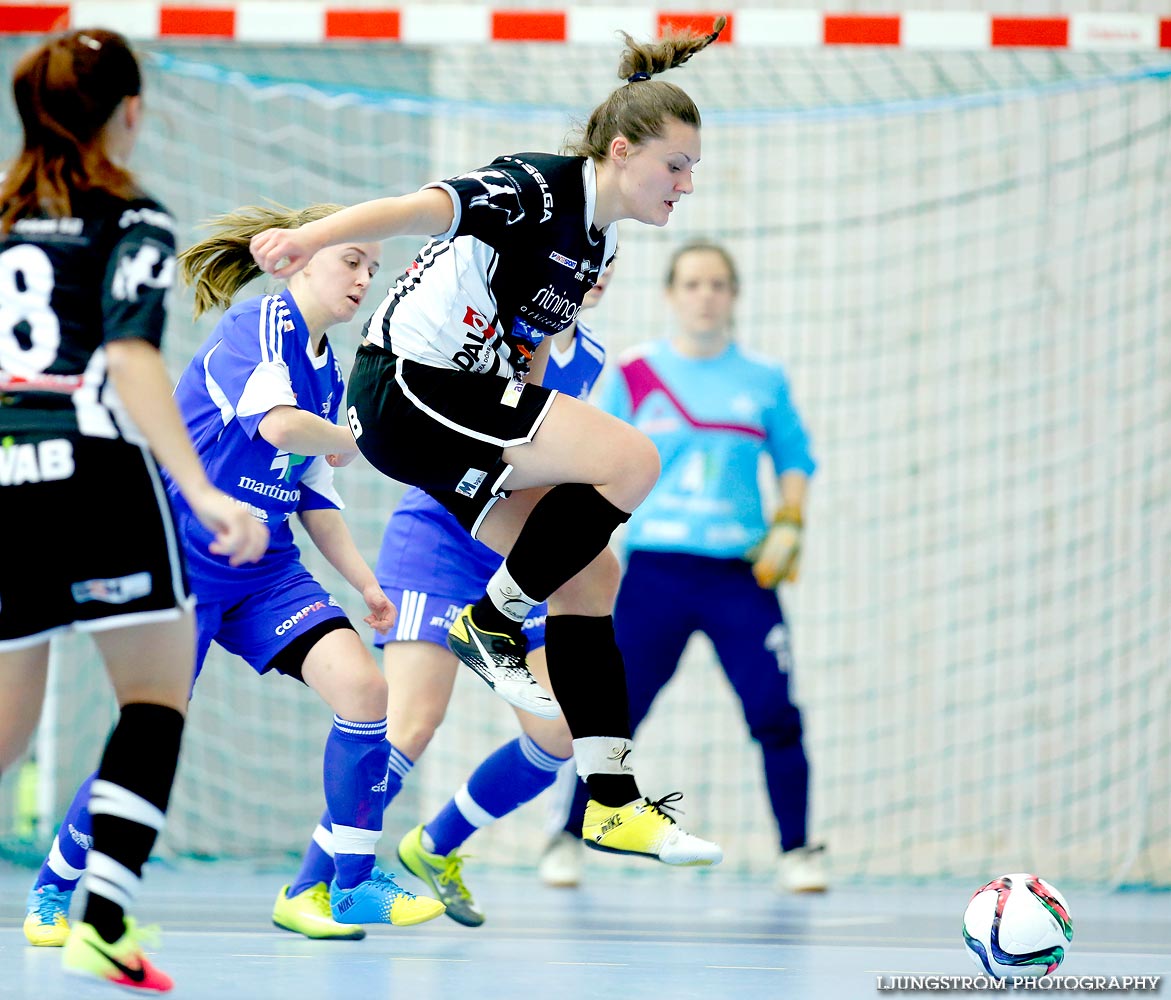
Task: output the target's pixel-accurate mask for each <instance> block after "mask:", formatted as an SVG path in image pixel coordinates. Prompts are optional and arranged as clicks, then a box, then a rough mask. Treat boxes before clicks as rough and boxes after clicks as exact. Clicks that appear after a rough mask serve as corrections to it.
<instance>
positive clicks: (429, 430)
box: [252, 19, 723, 865]
mask: <svg viewBox="0 0 1171 1000" xmlns="http://www.w3.org/2000/svg"><path fill="white" fill-rule="evenodd" d="M722 26H723V21H722V19H721V20H720V21H718V22H717V24H716V30H715V31H714V32H713V33H712V34H711V35H706V36H676V37H669V38H666V39H663V40H662V41H660V42H658V43H655V44H639V43H636V42H635V41H634V40H633V39H631V38H630V36H629V35H627V36H626V48H625V50H624V52H623V56H622V60H621V63H620V66H619V75H620V77H621V78H622V79H624V80H626V81H627V82H626V83H625V85H623V86H621V87H619V88H618V89H617V90H615V91H614V92H613V93H612V94H611V95H610V96H609V97H608V98H607V99H606V100H605V101H604V102H603V103H602V104H601V105H600V106H599V107H598V108H597V109H595V110H594V112H593V114H592V115H591V117H590V120H589V122H588V124H587V125H586V127H585V130H584V135H583V136H582V137H581V139H580V141H579V142H578V143H577V144H576V147H575V149H574V150H573V153H574V154H575V155H570V156H555V155H552V154H547V153H516V154H512V155H508V156H500V157H497V158H496V159H495V160H493V161H492V162H491V163H490V164H488V165H487V166H484V167H481V168H480V169H478V170H473V171H470V172H468V173H465V174H461V175H459V176H457V177H453V178H450V179H448V180H445V181H441V182H438V183H435V184H429V185H427V186H426V187H424V188H423V189H422V190H421V191H418V192H416V193H414V194H409V195H405V196H402V197H395V198H382V199H378V200H375V201H370V202H365V203H364V204H361V205H356V206H353V207H351V208H349V209H345V210H344V211H341V212H338V213H337V214H336V215H333V216H331V217H329V218H327V219H322V220H320V221H318V222H313V223H310V224H309V225H308V226H304V227H302V228H300V229H297V230H295V231H289V230H280V229H274V230H269V231H268V232H265V233H261V234H260V235H259V236H256V237H254V238H253V240H252V252H253V256H254V257H255V258H256V261H257V263H258V264H259V265H260V267H261V268H263V269H264V270H266V271H269V272H271V273H273V274H275V275H277V276H285V275H288V274H292V273H293V272H295V271H296V270H298V269H299V268H300V267H302V266H304V263H305V262H306V261H307V260H308V259H309V257H311V256H312V254H313V253H315V252H317V250H319V249H320V248H321V247H322V246H327V245H330V244H334V243H338V242H342V241H349V240H357V239H361V240H374V239H383V238H385V237H389V236H393V235H401V234H405V233H418V234H436V235H434V238H433V239H432V240H431V241H430V242H429V243H427V245H426V246H424V247H423V249H422V250H421V251H420V253H419V255H418V256H417V257H416V259H415V261H414V263H412V265H411V266H410V267H409V268H408V269H407V271H406V273H404V274H403V275H402V276H401V277H400V278H399V280H398V282H397V284H396V285H395V287H394V288H393V289H392V290H391V292H390V294H389V296H388V297H387V299H386V300H385V301H384V302H383V303H382V304H381V305H380V306H379V308H378V309H377V311H376V312H375V313H374V315H373V316H372V317H371V318H370V322H369V324H368V325H367V329H366V340H365V343H364V344H363V345H362V346H361V347H360V348H359V350H358V356H357V359H356V361H355V364H354V368H353V371H352V374H351V379H350V389H349V396H348V403H349V408H348V415H349V420H350V428H351V430H352V431H353V432H354V436H355V438H357V441H358V447H359V448H360V449H361V451H362V453H363V454H364V455H365V456H366V458H367V459H368V460H369V461H370V462H371V464H373V465H374V466H375V467H376V468H378V469H379V470H381V471H382V472H383V473H385V474H386V475H388V476H391V477H393V478H395V479H398V480H401V481H402V482H405V483H409V484H411V485H413V486H418V487H421V488H422V489H424V490H426V491H427V492H428V493H430V494H431V495H432V496H434V497H435V498H436V499H437V500H438V501H439V502H440V503H441V504H443V506H444V507H446V508H447V509H448V510H449V511H451V512H452V513H453V514H454V515H455V516H456V518H457V519H458V520H459V521H460V523H461V524H462V525H463V526H464V527H465V528H466V529H467V530H468V531H469V532H470V533H471V534H472V536H473V537H476V538H478V539H479V540H480V541H483V542H486V543H487V544H488V545H490V546H491V547H492V548H494V549H496V551H498V552H504V553H507V554H508V556H507V559H506V560H505V561H504V563H503V564H502V565H501V567H500V569H499V570H498V571H497V572H496V573H495V575H494V576H493V577H492V579H491V580H490V581H489V584H488V587H487V590H486V592H485V594H484V596H483V597H482V598H481V599H480V600H479V601H478V602H476V603H475V604H473V605H469V606H468V607H467V608H465V609H464V610H463V612H462V613H461V614H460V615H459V617H458V618H457V619H456V621H455V624H454V625H453V626H452V629H451V632H450V633H449V637H448V644H449V645H450V646H451V648H452V650H453V651H454V652H455V653H456V655H457V656H459V657H460V659H461V660H463V662H464V663H466V664H467V665H468V666H470V667H471V668H472V669H473V670H475V671H476V672H477V673H478V674H479V675H480V676H481V677H483V678H484V679H485V680H486V681H487V682H488V683H489V685H491V686H492V687H493V688H494V689H495V690H496V691H497V692H498V693H499V694H501V695H502V696H503V697H504V698H505V699H506V700H507V701H509V702H510V703H511V704H513V705H515V706H517V707H518V708H522V709H525V710H527V711H530V712H533V713H534V714H536V715H540V716H543V717H546V718H552V717H555V716H556V714H557V712H558V705H557V702H555V701H554V700H553V699H552V697H550V695H549V694H548V693H546V692H545V691H544V690H542V689H541V688H540V686H539V685H538V684H537V683H536V681H535V680H534V679H533V677H532V675H531V674H530V673H529V671H528V669H527V668H526V666H525V658H524V657H525V645H524V640H523V637H522V635H521V625H522V623H523V622H524V620H525V618H526V617H527V615H528V614H529V612H530V611H531V609H532V608H533V607H534V606H535V605H537V604H539V603H540V602H542V601H545V600H548V601H549V617H548V619H547V624H546V652H547V657H548V664H549V675H550V681H551V684H552V687H553V689H554V691H555V692H556V694H557V697H558V699H559V700H560V703H561V709H562V710H563V711H564V714H565V719H566V721H567V722H568V724H569V729H570V732H571V733H572V734H573V749H574V757H575V759H576V762H577V768H578V772H579V773H580V774H581V775H582V777H583V778H584V779H585V781H586V783H587V785H588V787H589V791H590V800H591V801H590V803H589V807H588V808H587V812H586V818H585V823H584V825H583V839H584V840H585V842H586V843H587V844H588V845H589V846H591V847H595V848H597V849H599V850H603V851H612V852H616V853H624V854H640V855H649V856H652V857H655V858H658V859H659V860H660V861H663V862H666V863H667V864H676V865H708V864H715V863H718V862H719V861H720V860H721V859H722V856H723V855H722V852H721V850H720V848H719V847H718V846H717V845H715V844H713V843H709V842H708V841H704V840H700V839H699V838H698V837H694V836H692V835H690V834H687V833H685V832H684V831H682V830H681V829H680V828H679V827H678V826H677V825H676V824H675V821H674V819H673V818H672V817H671V816H670V815H669V813H668V811H667V809H668V808H669V806H668V803H670V802H672V801H675V800H676V799H677V798H678V794H677V793H676V794H673V795H671V796H667V797H665V798H663V799H659V800H657V801H651V800H650V799H648V798H643V797H642V796H641V795H640V793H639V790H638V786H637V784H636V783H635V780H634V773H633V769H632V766H631V761H630V751H631V745H630V723H629V719H628V711H627V702H626V689H625V676H624V669H623V663H622V657H621V654H620V653H619V651H618V647H617V644H616V643H615V640H614V628H613V620H612V618H611V617H610V616H611V611H612V608H613V603H614V596H615V594H616V592H617V587H618V576H619V572H618V563H617V561H616V559H615V557H614V556H613V554H612V553H611V552H610V549H609V547H608V543H609V540H610V535H611V534H612V532H613V531H614V529H615V528H616V527H617V526H618V525H619V524H621V523H623V522H624V521H626V520H627V519H628V518H629V517H630V512H631V511H633V510H634V509H635V507H637V506H638V504H639V503H641V501H642V500H643V498H644V497H645V496H646V495H647V493H648V492H649V491H650V489H651V487H652V486H653V485H654V483H655V480H656V478H657V476H658V469H659V462H658V454H657V452H656V451H655V448H654V445H653V444H652V443H651V442H650V440H649V439H647V438H646V437H645V436H644V435H643V434H642V433H641V432H639V431H637V430H635V429H634V428H633V427H631V426H630V425H628V424H623V423H622V422H621V421H618V420H617V419H615V418H612V417H610V416H608V415H606V414H604V413H602V412H600V411H599V410H597V409H595V408H594V407H591V406H589V405H588V404H586V403H584V402H581V401H579V400H576V399H572V398H570V397H568V396H565V395H562V394H558V393H557V392H555V391H553V390H549V389H546V388H544V387H543V386H541V385H540V384H539V382H540V376H541V374H542V372H543V369H544V365H545V359H546V356H547V353H548V350H549V343H550V340H549V338H550V337H551V335H552V334H554V333H556V332H557V331H558V330H561V329H563V328H564V327H566V326H567V325H569V324H570V323H571V322H572V321H573V320H574V319H575V317H576V316H577V311H578V309H579V307H580V305H581V301H582V297H583V296H584V295H585V293H586V292H587V291H588V290H589V289H590V288H591V287H593V285H594V283H595V282H596V281H597V278H598V275H599V272H600V271H601V269H603V268H604V267H605V266H606V265H607V264H608V263H609V262H610V260H611V259H612V258H613V256H614V250H615V243H616V239H617V232H616V225H615V223H617V222H618V221H619V220H620V219H635V220H637V221H640V222H645V223H648V224H650V225H656V226H662V225H665V224H666V223H667V220H668V219H669V218H670V216H671V212H672V211H673V209H674V206H675V203H676V202H677V201H678V200H679V199H680V198H681V197H682V196H683V195H685V194H688V193H690V192H691V190H692V169H693V168H694V166H695V164H696V162H697V161H698V160H699V154H700V138H699V126H700V116H699V111H698V109H697V108H696V107H695V104H694V102H692V100H691V99H690V98H689V97H688V96H687V94H686V93H684V92H683V91H682V90H680V89H679V88H678V87H676V86H674V85H673V84H669V83H666V82H662V81H657V80H653V79H652V76H653V75H654V74H655V73H658V72H661V71H663V70H666V69H670V68H671V67H672V66H677V65H679V64H680V63H682V62H684V61H686V60H687V59H688V58H690V57H691V56H692V55H693V54H694V53H696V52H698V51H700V50H701V49H703V48H704V47H706V46H707V45H709V44H710V43H711V42H712V41H714V40H715V38H716V37H717V35H718V32H719V30H720V29H721V28H722ZM566 525H573V528H572V529H567V528H566V527H565V526H566Z"/></svg>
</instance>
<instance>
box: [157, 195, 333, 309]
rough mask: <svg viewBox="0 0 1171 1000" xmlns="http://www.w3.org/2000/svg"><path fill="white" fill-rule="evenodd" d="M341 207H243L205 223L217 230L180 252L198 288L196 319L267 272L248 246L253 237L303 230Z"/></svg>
mask: <svg viewBox="0 0 1171 1000" xmlns="http://www.w3.org/2000/svg"><path fill="white" fill-rule="evenodd" d="M341 209H342V206H341V205H329V204H320V205H310V206H309V207H308V208H303V209H301V210H300V211H298V210H297V209H295V208H285V206H284V205H275V204H274V205H272V206H271V207H269V206H264V205H245V206H244V207H243V208H237V209H236V210H235V211H234V212H226V213H225V214H223V215H217V216H216V217H215V218H214V219H212V220H210V221H209V222H207V223H206V225H205V228H207V229H212V230H215V231H214V232H213V233H212V235H211V236H208V237H207V238H206V239H203V240H200V241H199V242H198V243H196V244H195V245H194V246H190V247H188V248H187V249H186V250H184V251H183V252H182V253H181V254H179V273H180V274H181V275H182V277H183V280H184V281H185V282H186V283H187V284H189V285H194V286H195V307H194V310H193V312H194V315H195V318H196V319H198V318H199V317H200V316H202V315H203V314H204V313H205V312H207V311H208V310H209V309H213V308H219V309H227V308H228V306H230V305H231V304H232V298H233V297H234V296H235V294H236V293H237V292H238V291H239V290H240V289H241V288H243V287H244V286H245V285H246V284H248V282H250V281H252V279H253V278H259V277H260V275H261V274H263V273H264V272H263V271H261V270H260V268H259V267H257V266H256V261H255V260H253V259H252V252H251V251H250V250H249V249H248V243H249V241H250V240H251V239H252V237H253V236H255V235H257V234H258V233H263V232H264V231H265V230H266V229H274V228H279V229H300V228H301V227H302V226H304V225H306V224H308V223H310V222H316V221H317V220H318V219H324V218H325V217H326V216H327V215H333V213H334V212H340V211H341Z"/></svg>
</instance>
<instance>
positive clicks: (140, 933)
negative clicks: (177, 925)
mask: <svg viewBox="0 0 1171 1000" xmlns="http://www.w3.org/2000/svg"><path fill="white" fill-rule="evenodd" d="M126 933H127V934H128V935H129V937H130V940H131V941H133V942H134V945H135V947H136V948H137V949H138V950H139V951H140V952H143V951H145V950H146V949H147V948H156V949H157V948H158V946H159V942H160V941H161V940H162V937H163V932H162V929H161V928H160V927H159V925H158V924H146V925H145V926H139V925H138V924H137V923H135V922H134V920H132V919H130V918H129V917H127V918H126Z"/></svg>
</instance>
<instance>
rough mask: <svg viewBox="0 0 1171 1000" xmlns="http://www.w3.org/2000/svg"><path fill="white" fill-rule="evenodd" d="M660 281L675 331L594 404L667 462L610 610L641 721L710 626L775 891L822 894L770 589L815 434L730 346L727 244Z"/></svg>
mask: <svg viewBox="0 0 1171 1000" xmlns="http://www.w3.org/2000/svg"><path fill="white" fill-rule="evenodd" d="M666 287H667V300H668V304H669V305H670V307H671V309H672V311H673V312H674V314H675V316H676V319H677V328H676V331H675V333H674V335H673V336H672V337H670V338H669V339H665V340H659V341H655V342H653V343H649V344H646V345H644V346H642V347H640V348H636V349H635V350H634V351H632V352H630V353H628V354H627V355H625V356H624V357H622V358H620V359H619V362H618V366H617V370H616V371H614V372H612V373H611V376H610V377H608V378H607V379H606V380H605V382H604V383H603V385H604V388H603V391H602V394H601V399H600V401H599V405H601V406H602V407H603V408H604V409H606V410H608V411H609V412H610V413H613V414H614V415H615V416H618V417H621V418H622V419H623V420H626V421H628V422H629V423H632V424H633V425H634V426H635V427H637V428H638V429H639V430H641V431H642V432H643V433H644V434H646V435H647V436H648V437H649V438H651V440H652V441H653V442H654V444H655V447H656V448H657V450H658V452H659V457H660V459H661V461H662V474H661V476H660V477H659V482H658V483H657V485H656V486H655V487H654V488H653V489H652V490H651V492H650V494H649V496H648V497H647V498H646V500H644V501H643V503H642V504H641V505H640V506H639V507H638V508H637V509H636V510H635V511H634V513H633V514H632V515H631V518H630V523H629V526H628V530H627V533H626V536H625V548H626V552H627V566H626V571H625V575H624V577H623V580H622V585H621V587H620V589H619V592H618V599H617V603H616V605H615V610H614V626H615V632H616V635H617V637H618V645H619V648H620V649H621V650H622V654H623V657H624V659H625V662H626V677H627V685H628V688H629V692H630V713H631V714H630V719H631V723H632V724H633V725H634V726H637V725H638V723H639V722H641V721H642V719H643V718H645V716H646V714H647V712H648V711H649V710H650V707H651V704H652V702H653V701H654V699H655V697H656V695H657V694H658V693H659V691H661V690H662V688H663V687H664V686H665V685H666V684H667V682H668V681H669V680H670V679H671V677H672V676H673V674H674V673H675V669H676V667H677V666H678V663H679V658H680V656H681V655H682V653H683V648H684V646H685V645H686V643H687V640H688V639H689V638H690V636H691V634H692V633H693V632H697V631H700V632H704V633H705V634H706V635H707V636H708V638H709V639H711V641H712V643H713V645H714V646H715V649H716V653H717V655H718V657H719V660H720V663H721V665H722V666H723V668H724V672H725V673H726V674H727V676H728V680H729V681H731V683H732V686H733V688H734V689H735V690H736V694H737V695H738V696H739V698H740V701H741V703H742V705H743V708H744V717H745V720H746V721H747V723H748V728H749V731H750V732H751V734H752V737H753V738H754V739H755V740H756V741H757V742H758V743H759V744H760V747H761V751H762V754H763V757H764V770H765V779H766V784H767V786H768V792H769V799H770V803H771V805H772V808H773V813H774V815H775V816H776V820H777V825H778V827H779V829H780V837H779V846H780V848H781V857H780V868H779V875H778V878H779V881H780V884H781V885H782V886H783V887H784V888H787V889H791V890H795V891H820V890H823V889H824V888H825V887H826V882H825V876H824V874H823V872H822V870H821V863H820V850H821V849H820V847H818V846H814V845H810V844H809V843H808V842H807V839H806V807H807V802H808V790H809V766H808V762H807V760H806V756H805V751H804V748H803V745H802V730H801V715H800V712H799V711H798V709H797V707H796V706H795V705H794V704H793V702H792V699H791V698H790V693H789V671H790V647H789V633H788V627H787V626H786V624H785V619H784V615H783V613H782V610H781V606H780V602H779V599H778V596H777V592H776V588H777V586H778V585H779V584H780V583H781V582H782V581H789V582H792V581H794V580H796V578H797V565H798V559H799V556H800V546H801V530H802V521H803V509H804V504H805V493H806V487H807V484H808V481H809V477H810V476H811V475H812V474H813V471H814V467H815V463H814V460H813V457H812V454H811V452H810V447H809V439H808V436H807V435H806V432H805V429H804V427H803V425H802V422H801V418H800V416H799V414H798V413H797V410H796V408H795V407H794V405H793V402H792V400H791V398H790V395H789V386H788V381H787V379H786V377H785V374H784V372H783V371H782V370H781V368H780V366H778V365H777V364H775V363H774V362H771V361H768V360H766V359H764V358H759V357H754V356H752V355H750V354H748V353H747V352H745V351H742V350H741V349H740V348H739V347H738V346H737V345H736V343H735V342H734V340H733V338H732V318H733V309H734V306H735V302H736V294H737V291H738V287H739V282H738V278H737V274H736V267H735V263H734V262H733V260H732V258H731V256H730V255H729V254H728V253H727V251H725V250H724V249H723V248H721V247H718V246H714V245H711V244H706V243H696V244H690V245H687V246H685V247H683V248H681V249H680V250H678V251H677V252H676V253H675V255H674V256H673V258H672V260H671V264H670V268H669V270H668V274H667V282H666ZM763 458H768V459H769V460H771V464H772V467H773V469H774V470H775V472H776V474H777V492H778V493H779V498H780V499H779V503H778V504H776V508H775V510H770V511H766V510H765V503H764V501H763V499H762V496H761V489H760V486H759V478H758V469H759V467H760V463H761V460H762V459H763ZM647 623H653V626H649V625H648V624H647ZM584 804H585V798H584V795H583V794H582V792H581V791H580V790H579V792H578V795H577V801H576V802H575V803H574V805H573V808H572V809H571V811H570V818H569V821H568V822H567V824H566V827H565V833H566V836H558V837H555V838H554V840H553V841H552V843H551V844H550V845H549V847H548V849H547V850H546V853H545V855H544V857H543V858H542V861H541V874H542V877H543V878H544V880H545V881H546V882H547V883H549V884H553V885H571V884H575V883H576V882H577V880H578V871H577V868H578V866H579V860H578V850H577V844H578V843H579V842H580V840H579V838H580V836H581V833H580V830H581V826H580V824H581V816H582V812H583V811H584Z"/></svg>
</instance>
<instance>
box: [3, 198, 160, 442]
mask: <svg viewBox="0 0 1171 1000" xmlns="http://www.w3.org/2000/svg"><path fill="white" fill-rule="evenodd" d="M73 211H74V214H73V215H72V216H70V217H68V218H60V219H58V218H47V217H29V218H25V219H20V220H18V221H17V222H16V223H15V224H14V225H13V227H12V229H11V230H10V231H9V232H8V233H7V234H6V235H5V236H0V436H2V435H3V434H5V433H7V432H44V433H48V434H62V433H65V434H72V433H80V434H83V435H86V436H89V437H100V438H119V437H121V438H125V439H127V440H129V441H133V442H134V443H139V444H141V443H143V441H142V437H141V435H140V434H139V433H138V431H137V429H136V428H135V427H134V424H133V422H132V421H131V420H130V418H129V416H128V415H127V414H126V413H125V411H124V410H123V408H122V405H121V402H120V401H119V400H118V398H117V394H116V393H115V391H114V387H113V385H112V384H110V382H109V379H108V376H107V370H106V352H105V344H106V343H108V342H109V341H112V340H121V339H125V338H128V337H138V338H141V339H142V340H146V341H149V342H150V343H151V344H154V345H155V346H156V347H157V346H158V345H159V341H160V339H161V338H162V333H163V325H164V321H165V319H166V305H165V298H166V292H167V289H168V288H169V287H170V286H171V282H172V280H173V278H174V274H175V223H174V220H173V219H172V218H171V216H170V215H169V214H168V213H167V211H166V209H164V208H163V207H162V206H161V205H159V204H158V203H157V202H155V201H153V200H151V199H150V198H147V197H139V198H135V199H132V200H129V201H128V200H126V199H123V198H118V197H115V196H113V195H111V194H109V193H108V192H105V191H90V192H86V193H83V194H80V195H77V196H75V197H74V200H73Z"/></svg>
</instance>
